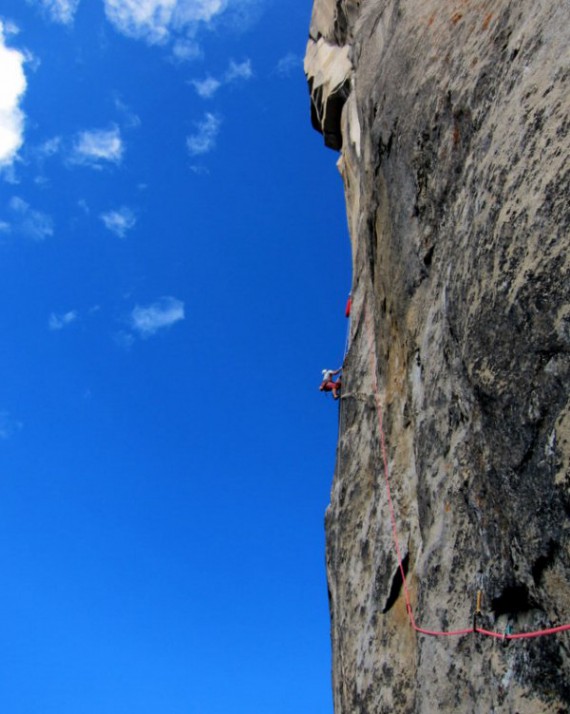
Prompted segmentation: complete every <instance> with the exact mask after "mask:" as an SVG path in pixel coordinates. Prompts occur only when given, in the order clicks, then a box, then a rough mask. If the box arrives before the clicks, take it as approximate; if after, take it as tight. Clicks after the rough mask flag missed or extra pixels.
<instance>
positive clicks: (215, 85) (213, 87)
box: [192, 77, 222, 99]
mask: <svg viewBox="0 0 570 714" xmlns="http://www.w3.org/2000/svg"><path fill="white" fill-rule="evenodd" d="M192 85H193V87H194V89H195V90H196V93H197V94H198V96H200V97H202V99H210V98H211V97H213V96H214V94H215V93H216V92H217V91H218V89H219V88H220V87H221V86H222V83H221V82H220V80H219V79H214V78H213V77H206V79H201V80H200V79H193V80H192Z"/></svg>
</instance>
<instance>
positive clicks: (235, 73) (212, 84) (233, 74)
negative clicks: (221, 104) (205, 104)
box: [190, 59, 253, 99]
mask: <svg viewBox="0 0 570 714" xmlns="http://www.w3.org/2000/svg"><path fill="white" fill-rule="evenodd" d="M252 77H253V70H252V68H251V60H249V59H247V60H245V61H244V62H239V63H238V62H234V61H233V60H230V63H229V66H228V68H227V70H226V71H225V72H224V74H223V76H222V78H221V79H216V78H215V77H210V76H208V77H206V79H193V80H191V81H190V84H192V86H193V87H194V89H195V90H196V93H197V94H198V95H199V96H200V97H202V99H210V98H211V97H213V96H214V94H215V93H216V92H217V91H218V89H219V88H220V87H221V86H223V85H224V84H231V83H232V82H237V81H239V80H245V79H251V78H252Z"/></svg>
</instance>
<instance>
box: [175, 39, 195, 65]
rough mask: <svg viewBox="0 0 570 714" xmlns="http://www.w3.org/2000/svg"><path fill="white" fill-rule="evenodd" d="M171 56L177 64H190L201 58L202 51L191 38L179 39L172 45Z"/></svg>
mask: <svg viewBox="0 0 570 714" xmlns="http://www.w3.org/2000/svg"><path fill="white" fill-rule="evenodd" d="M172 56H173V58H174V59H175V60H176V61H177V62H190V61H192V60H196V59H198V58H199V57H201V56H202V49H201V47H200V45H199V44H198V43H197V42H196V40H194V39H192V38H191V37H180V38H178V39H177V40H175V41H174V43H173V45H172Z"/></svg>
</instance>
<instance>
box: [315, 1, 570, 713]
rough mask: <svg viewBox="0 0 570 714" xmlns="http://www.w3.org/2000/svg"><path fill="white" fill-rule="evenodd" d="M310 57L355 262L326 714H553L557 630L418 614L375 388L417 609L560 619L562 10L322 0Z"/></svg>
mask: <svg viewBox="0 0 570 714" xmlns="http://www.w3.org/2000/svg"><path fill="white" fill-rule="evenodd" d="M318 43H321V45H324V44H325V43H326V46H327V48H328V51H327V52H325V55H326V57H327V58H328V60H327V62H328V66H327V62H325V63H324V64H323V65H319V52H318V51H317V50H316V45H317V44H318ZM331 57H336V58H344V59H343V60H342V61H341V60H338V61H337V60H336V59H334V60H331V59H330V58H331ZM348 60H349V63H348V65H347V64H346V61H348ZM339 62H340V64H342V67H341V66H340V65H339ZM343 63H344V64H343ZM347 67H348V69H347ZM306 71H307V75H308V79H309V85H310V89H311V101H312V107H313V108H312V114H313V123H314V125H315V126H316V127H317V128H318V129H319V130H321V131H322V132H323V133H324V134H325V140H326V143H327V144H328V145H329V146H333V148H341V149H342V152H341V154H340V158H339V169H340V171H341V174H342V176H343V180H344V183H345V191H346V204H347V215H348V224H349V229H350V236H351V242H352V253H353V268H354V275H353V317H352V325H351V346H350V350H349V353H348V356H347V359H346V362H345V375H344V377H345V380H344V383H345V387H344V390H345V394H344V396H343V398H342V400H341V406H340V435H339V444H338V454H337V467H336V473H335V477H334V483H333V487H332V493H331V503H330V506H329V508H328V510H327V514H326V531H327V568H328V580H329V595H330V609H331V633H332V647H333V688H334V702H335V712H336V714H379V713H380V712H416V713H418V714H419V713H421V714H431V713H432V712H458V711H460V712H477V713H478V712H481V714H483V713H485V714H488V713H489V712H495V713H498V712H510V713H513V714H514V713H515V712H518V713H519V714H531V713H532V714H536V713H540V712H552V713H562V712H569V711H570V633H562V634H557V635H552V636H549V637H542V638H538V639H532V640H511V641H509V642H502V641H500V640H494V639H491V638H485V637H482V636H481V635H468V636H465V637H450V638H432V637H427V636H424V635H421V634H417V633H415V632H414V631H413V630H412V628H411V627H410V625H409V622H408V617H407V612H406V607H405V602H404V596H403V592H402V588H401V577H400V576H399V571H398V563H397V558H396V555H395V549H394V543H393V537H392V530H391V524H390V516H389V510H388V503H387V497H386V489H385V484H384V474H383V469H382V458H381V452H380V445H379V434H378V419H377V409H376V406H375V401H374V397H373V391H374V390H373V386H374V382H375V380H376V379H377V380H378V384H379V393H380V397H381V401H382V403H383V410H384V415H383V419H384V430H385V434H386V443H387V451H388V459H389V471H390V480H391V485H392V495H393V499H394V506H395V510H396V519H397V525H398V531H399V541H400V547H401V550H402V556H403V557H404V558H405V565H406V568H407V571H408V574H407V579H408V586H409V590H410V597H411V601H412V606H413V609H414V614H415V618H416V622H417V623H418V624H419V625H421V626H422V627H425V628H431V629H436V630H448V629H457V628H465V627H467V628H468V627H470V626H471V624H472V622H473V612H474V608H475V602H476V596H477V595H476V594H477V591H479V590H480V591H481V592H482V614H481V616H480V617H479V619H478V623H479V625H481V626H484V627H487V628H489V629H493V630H496V631H498V632H504V631H505V629H506V628H507V627H510V628H512V631H513V632H515V633H517V632H523V631H528V630H535V629H538V628H544V627H549V626H554V625H559V624H565V623H570V521H569V515H570V399H569V391H570V390H569V385H570V301H569V293H570V281H569V262H570V259H569V255H568V245H569V225H570V210H569V196H570V194H569V188H570V186H569V184H570V169H569V163H568V149H569V143H570V142H569V136H568V130H569V127H570V118H569V109H570V81H569V80H570V3H569V2H568V0H532V1H531V0H512V1H508V0H488V1H485V0H481V1H479V2H478V1H476V0H362V1H361V2H359V0H317V1H316V2H315V4H314V11H313V18H312V22H311V28H310V39H309V45H308V48H307V62H306ZM316 77H319V80H318V82H319V86H320V87H326V91H320V92H319V91H315V87H316V84H317V83H316V81H315V78H316ZM329 109H330V111H329ZM327 117H328V119H327ZM331 137H332V138H331Z"/></svg>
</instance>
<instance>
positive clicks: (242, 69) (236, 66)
mask: <svg viewBox="0 0 570 714" xmlns="http://www.w3.org/2000/svg"><path fill="white" fill-rule="evenodd" d="M252 77H253V70H252V69H251V60H249V59H247V60H245V62H234V61H233V60H230V65H229V67H228V69H227V71H226V73H225V75H224V80H225V82H226V83H229V82H235V81H236V80H237V79H251V78H252Z"/></svg>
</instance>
